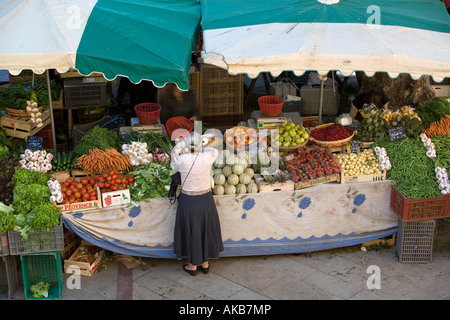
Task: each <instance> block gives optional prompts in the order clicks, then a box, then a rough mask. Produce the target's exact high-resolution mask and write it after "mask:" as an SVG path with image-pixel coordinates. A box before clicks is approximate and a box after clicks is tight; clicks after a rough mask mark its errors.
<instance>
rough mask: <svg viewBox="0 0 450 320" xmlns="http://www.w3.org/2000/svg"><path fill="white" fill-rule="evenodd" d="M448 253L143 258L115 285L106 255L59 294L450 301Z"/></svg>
mask: <svg viewBox="0 0 450 320" xmlns="http://www.w3.org/2000/svg"><path fill="white" fill-rule="evenodd" d="M449 254H450V250H449V249H448V248H445V249H444V250H442V249H440V248H439V249H437V250H434V252H433V259H432V262H431V263H427V264H406V263H400V262H399V261H398V258H397V255H396V250H395V248H391V249H388V250H381V251H367V252H364V251H362V250H360V248H359V247H356V246H355V247H349V248H341V249H335V250H331V251H320V252H315V253H311V254H300V255H293V254H289V255H273V256H253V257H233V258H220V259H218V260H213V261H211V270H210V273H209V274H207V275H204V274H203V273H201V272H198V273H197V276H195V277H192V276H190V275H189V274H187V273H185V272H184V271H182V269H181V266H182V264H183V263H184V262H182V261H176V260H163V259H150V258H145V259H143V260H142V261H143V262H145V263H146V265H145V267H143V266H137V267H135V268H133V269H130V270H129V273H130V275H131V277H132V278H131V277H130V278H129V283H128V284H127V283H123V282H121V283H120V284H118V279H119V278H121V277H122V278H123V277H125V278H126V275H125V276H123V274H122V273H120V272H118V269H119V268H120V266H119V263H118V262H117V261H114V260H110V261H106V262H104V266H106V269H105V267H103V268H102V269H101V270H100V271H99V272H97V273H95V274H94V275H93V276H91V277H85V276H82V277H81V280H80V285H81V288H80V289H68V288H67V287H64V290H63V293H62V298H61V299H62V300H74V299H75V300H120V299H132V300H401V299H404V300H416V299H420V300H450V256H449ZM371 266H375V267H371ZM122 267H123V266H122ZM377 267H379V275H380V277H379V278H378V279H379V288H376V287H375V288H369V287H368V284H367V282H368V279H369V278H370V279H373V280H370V279H369V285H372V286H374V285H376V284H377V282H376V280H377V279H376V276H377V274H378V273H377V272H376V270H377V269H376V268H377ZM371 268H375V269H371ZM374 270H375V271H374ZM118 274H119V275H118ZM67 277H68V275H64V279H65V281H67ZM121 281H123V280H121ZM125 282H126V279H125ZM127 286H129V288H128V290H127ZM17 294H18V295H17V296H16V297H15V298H16V299H23V289H22V288H20V289H19V290H18V292H17Z"/></svg>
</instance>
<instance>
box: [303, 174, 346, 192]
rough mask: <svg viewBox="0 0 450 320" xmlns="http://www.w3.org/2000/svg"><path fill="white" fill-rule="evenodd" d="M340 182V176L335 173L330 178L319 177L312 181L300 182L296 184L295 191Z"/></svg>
mask: <svg viewBox="0 0 450 320" xmlns="http://www.w3.org/2000/svg"><path fill="white" fill-rule="evenodd" d="M339 180H340V174H339V173H335V174H332V175H328V176H323V177H319V178H316V179H310V180H308V181H305V182H303V181H298V182H296V183H295V186H294V190H299V189H304V188H308V187H312V186H316V185H318V184H322V183H328V182H339Z"/></svg>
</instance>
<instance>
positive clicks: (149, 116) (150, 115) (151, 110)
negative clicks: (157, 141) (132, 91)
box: [134, 102, 161, 124]
mask: <svg viewBox="0 0 450 320" xmlns="http://www.w3.org/2000/svg"><path fill="white" fill-rule="evenodd" d="M134 111H136V115H137V117H138V120H139V123H142V124H154V123H157V122H158V117H159V113H160V112H161V106H160V105H159V104H157V103H150V102H144V103H140V104H137V105H136V106H135V107H134Z"/></svg>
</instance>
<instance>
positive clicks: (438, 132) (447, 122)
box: [423, 114, 450, 138]
mask: <svg viewBox="0 0 450 320" xmlns="http://www.w3.org/2000/svg"><path fill="white" fill-rule="evenodd" d="M423 133H425V134H426V135H427V137H430V138H431V137H433V136H448V135H450V115H448V114H447V115H446V116H445V117H443V118H441V120H439V121H435V122H432V123H430V126H429V127H428V129H426V130H424V131H423Z"/></svg>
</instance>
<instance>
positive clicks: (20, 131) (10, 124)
mask: <svg viewBox="0 0 450 320" xmlns="http://www.w3.org/2000/svg"><path fill="white" fill-rule="evenodd" d="M50 122H51V119H50V111H49V110H45V111H44V112H42V127H40V128H37V127H35V124H34V123H33V122H31V120H30V118H27V117H14V116H10V115H5V116H2V117H1V120H0V123H1V126H2V128H3V129H4V130H5V133H6V134H7V135H8V136H10V137H14V138H21V139H26V138H27V137H28V136H34V135H35V134H36V133H38V132H39V131H41V130H42V129H43V128H45V127H46V126H47V125H49V124H50Z"/></svg>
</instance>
